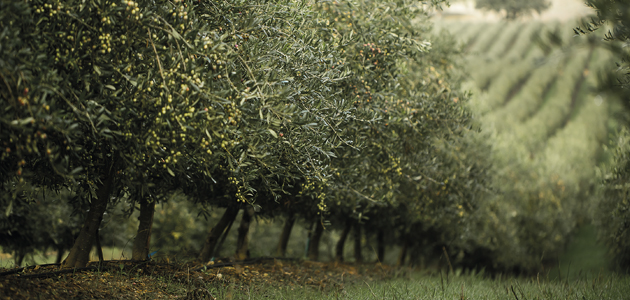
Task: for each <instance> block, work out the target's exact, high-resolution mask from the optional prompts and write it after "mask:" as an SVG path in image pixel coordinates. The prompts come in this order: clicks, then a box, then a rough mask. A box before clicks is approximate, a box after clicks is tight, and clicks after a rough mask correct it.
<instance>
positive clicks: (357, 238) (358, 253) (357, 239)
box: [354, 224, 363, 263]
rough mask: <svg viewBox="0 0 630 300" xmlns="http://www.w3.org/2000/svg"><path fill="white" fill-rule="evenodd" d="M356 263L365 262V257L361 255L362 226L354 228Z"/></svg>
mask: <svg viewBox="0 0 630 300" xmlns="http://www.w3.org/2000/svg"><path fill="white" fill-rule="evenodd" d="M354 262H355V263H362V262H363V255H362V253H361V226H360V225H359V224H357V225H356V226H355V227H354Z"/></svg>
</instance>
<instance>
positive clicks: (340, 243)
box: [335, 220, 352, 262]
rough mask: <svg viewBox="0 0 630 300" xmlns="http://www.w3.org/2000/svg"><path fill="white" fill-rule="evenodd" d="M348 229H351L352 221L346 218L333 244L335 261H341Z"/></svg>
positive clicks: (348, 232)
mask: <svg viewBox="0 0 630 300" xmlns="http://www.w3.org/2000/svg"><path fill="white" fill-rule="evenodd" d="M350 230H352V222H351V221H350V220H348V221H346V226H345V227H344V228H343V231H341V236H339V240H338V241H337V244H336V245H335V261H337V262H342V261H343V248H344V247H345V245H346V240H347V239H348V234H350Z"/></svg>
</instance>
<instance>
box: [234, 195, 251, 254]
mask: <svg viewBox="0 0 630 300" xmlns="http://www.w3.org/2000/svg"><path fill="white" fill-rule="evenodd" d="M253 216H254V208H253V207H251V206H247V207H246V208H243V217H242V218H241V224H240V225H239V226H238V239H237V240H236V254H235V259H236V260H244V259H247V258H249V226H250V224H251V223H252V217H253Z"/></svg>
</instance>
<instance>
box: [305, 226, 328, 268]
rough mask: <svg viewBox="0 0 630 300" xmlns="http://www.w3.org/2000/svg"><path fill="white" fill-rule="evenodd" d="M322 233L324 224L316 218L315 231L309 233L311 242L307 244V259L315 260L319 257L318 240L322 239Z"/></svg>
mask: <svg viewBox="0 0 630 300" xmlns="http://www.w3.org/2000/svg"><path fill="white" fill-rule="evenodd" d="M323 233H324V225H323V224H322V222H321V221H320V220H317V222H316V224H315V232H313V234H312V235H311V242H310V244H309V245H308V259H309V260H312V261H317V259H318V258H319V241H320V240H321V239H322V234H323Z"/></svg>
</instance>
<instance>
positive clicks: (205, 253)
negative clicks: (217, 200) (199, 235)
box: [197, 206, 238, 263]
mask: <svg viewBox="0 0 630 300" xmlns="http://www.w3.org/2000/svg"><path fill="white" fill-rule="evenodd" d="M237 214H238V207H233V206H229V207H228V208H227V209H226V210H225V212H224V213H223V216H221V219H220V220H219V222H218V223H217V225H216V226H214V227H213V228H212V229H210V231H209V232H208V235H207V236H206V241H205V242H204V244H203V249H201V253H199V257H198V258H197V259H198V260H199V261H200V262H204V263H205V262H207V261H209V260H210V258H212V256H213V255H214V250H215V248H216V246H217V241H218V240H219V238H220V237H221V234H222V233H223V231H224V230H225V227H227V226H228V224H230V222H232V221H234V219H235V218H236V215H237Z"/></svg>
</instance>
